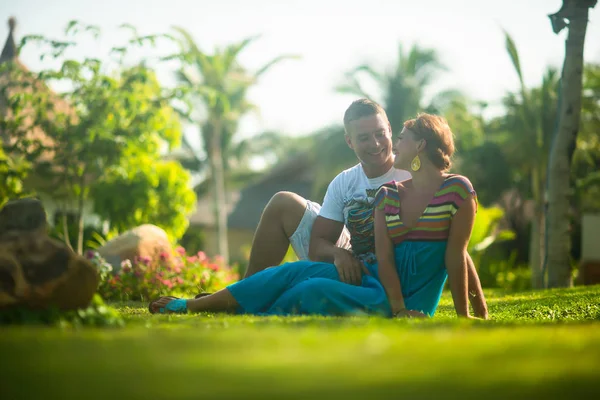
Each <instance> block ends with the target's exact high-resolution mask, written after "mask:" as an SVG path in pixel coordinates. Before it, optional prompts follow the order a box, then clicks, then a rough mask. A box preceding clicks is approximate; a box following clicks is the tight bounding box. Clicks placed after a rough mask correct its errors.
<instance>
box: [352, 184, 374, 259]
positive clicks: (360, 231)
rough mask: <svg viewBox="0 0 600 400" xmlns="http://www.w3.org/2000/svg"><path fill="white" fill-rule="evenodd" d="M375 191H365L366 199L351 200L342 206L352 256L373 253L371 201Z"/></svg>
mask: <svg viewBox="0 0 600 400" xmlns="http://www.w3.org/2000/svg"><path fill="white" fill-rule="evenodd" d="M377 189H378V188H376V189H365V194H366V197H363V198H361V199H352V200H350V201H349V202H348V204H346V205H345V206H344V215H345V216H346V227H347V228H348V231H349V232H350V244H351V245H352V251H353V252H354V254H357V255H360V254H368V253H375V239H374V236H373V221H374V220H373V200H374V198H375V194H376V193H377Z"/></svg>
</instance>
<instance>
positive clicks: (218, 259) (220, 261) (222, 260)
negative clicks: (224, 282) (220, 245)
mask: <svg viewBox="0 0 600 400" xmlns="http://www.w3.org/2000/svg"><path fill="white" fill-rule="evenodd" d="M215 262H216V263H217V264H221V265H223V264H225V258H223V256H220V255H216V256H215Z"/></svg>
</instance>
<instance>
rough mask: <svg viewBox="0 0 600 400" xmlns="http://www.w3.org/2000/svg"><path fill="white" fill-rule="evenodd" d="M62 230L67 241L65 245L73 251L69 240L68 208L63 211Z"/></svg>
mask: <svg viewBox="0 0 600 400" xmlns="http://www.w3.org/2000/svg"><path fill="white" fill-rule="evenodd" d="M61 219H62V229H63V236H64V240H65V244H66V245H67V246H69V248H70V249H71V250H73V246H71V239H70V238H69V222H68V221H67V210H66V208H64V209H63V212H62V218H61Z"/></svg>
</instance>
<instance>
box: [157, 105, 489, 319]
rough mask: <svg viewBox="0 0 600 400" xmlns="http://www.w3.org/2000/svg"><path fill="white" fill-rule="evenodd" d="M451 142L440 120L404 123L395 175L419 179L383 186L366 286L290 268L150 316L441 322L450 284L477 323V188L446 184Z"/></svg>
mask: <svg viewBox="0 0 600 400" xmlns="http://www.w3.org/2000/svg"><path fill="white" fill-rule="evenodd" d="M452 136H453V135H452V132H451V130H450V128H449V126H448V124H447V123H446V121H445V120H444V119H443V118H441V117H438V116H434V115H429V114H420V115H418V116H417V118H416V119H412V120H409V121H407V122H405V123H404V129H403V130H402V132H401V133H400V134H399V135H398V137H397V138H396V139H395V142H394V154H395V156H396V159H395V162H394V166H395V167H396V168H400V169H409V168H410V170H411V171H412V172H411V174H412V179H410V180H408V181H404V182H402V183H396V182H391V183H388V184H385V185H383V186H382V187H381V188H380V189H379V191H378V193H377V195H376V196H375V198H376V199H375V204H374V213H375V218H374V219H375V222H374V235H375V248H376V249H375V250H376V251H375V252H376V258H377V260H378V261H379V262H378V263H376V264H369V265H366V266H365V271H364V272H365V273H364V275H363V278H362V284H361V286H354V285H349V284H345V283H342V282H340V280H339V276H338V273H337V270H336V268H335V266H334V265H333V264H329V263H322V262H311V261H300V262H296V263H287V264H284V265H282V266H278V267H271V268H268V269H266V270H264V271H261V272H259V273H257V274H255V275H252V276H250V277H248V278H246V279H244V280H242V281H240V282H237V283H235V284H233V285H230V286H229V287H227V288H226V289H223V290H221V291H219V292H216V293H214V294H212V295H209V296H205V297H201V298H198V299H191V300H186V299H176V298H173V297H162V298H160V299H158V300H157V301H154V302H152V303H150V310H151V312H160V313H164V312H175V313H185V312H188V311H191V312H202V311H209V312H221V311H222V312H237V313H248V314H257V315H289V314H318V315H350V314H357V313H366V314H378V315H385V316H399V317H400V316H424V314H425V315H429V316H433V315H434V313H435V310H436V308H437V305H438V303H439V300H440V296H441V293H442V289H443V286H444V284H445V282H446V279H447V278H449V281H450V289H451V291H452V297H453V300H454V306H455V309H456V312H457V314H458V315H459V316H461V317H466V318H472V317H471V316H470V315H469V308H468V298H467V269H466V258H465V256H466V249H467V244H468V242H469V238H470V235H471V229H472V227H473V222H474V219H475V213H476V208H477V205H476V201H475V191H474V190H473V188H472V186H471V183H470V182H469V180H468V179H467V178H465V177H463V176H460V175H450V174H446V171H447V170H448V169H449V168H450V165H451V162H450V159H451V157H452V155H453V153H454V141H453V137H452Z"/></svg>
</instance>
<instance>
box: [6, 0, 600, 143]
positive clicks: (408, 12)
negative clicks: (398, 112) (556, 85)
mask: <svg viewBox="0 0 600 400" xmlns="http://www.w3.org/2000/svg"><path fill="white" fill-rule="evenodd" d="M0 2H1V5H0V19H1V20H2V21H0V23H1V25H2V26H1V27H0V38H1V39H0V40H2V41H3V40H4V38H5V37H6V34H7V32H8V28H7V25H6V23H5V22H3V21H6V20H7V19H8V17H9V16H15V17H16V18H17V21H18V26H17V38H18V39H19V38H21V37H22V36H24V35H26V34H42V35H46V36H52V37H57V38H62V37H63V36H62V32H63V30H64V28H65V26H66V24H67V22H68V21H69V20H71V19H78V20H81V21H83V22H85V23H89V24H95V25H98V26H100V28H101V29H102V33H103V40H102V42H101V43H100V45H99V47H94V46H93V45H90V46H89V47H88V48H87V50H88V51H91V52H92V53H91V54H92V55H94V56H103V55H105V54H107V52H108V49H110V47H111V46H113V45H117V44H120V43H123V42H124V40H125V39H126V38H127V37H126V36H123V35H126V34H127V32H125V31H122V30H118V29H117V27H118V25H120V24H122V23H130V24H132V25H134V26H136V27H137V28H138V29H139V31H140V33H141V34H151V33H160V32H168V31H169V30H170V28H171V27H172V26H174V25H177V26H181V27H184V28H185V29H187V30H189V31H190V32H191V33H192V35H193V36H194V37H195V38H196V41H197V43H198V45H199V46H200V47H201V48H203V49H205V50H208V51H210V50H211V49H213V48H214V46H224V45H226V44H229V43H232V42H235V41H239V40H241V39H243V38H245V37H247V36H251V35H255V34H262V37H261V39H260V40H258V41H257V42H255V43H254V44H253V45H251V46H250V47H248V48H247V49H246V51H245V52H244V53H243V57H242V61H243V62H244V63H245V65H247V66H249V67H259V66H261V65H262V64H263V63H265V62H267V61H268V60H270V59H271V58H273V57H275V56H277V55H280V54H282V53H292V54H299V55H301V56H302V59H301V60H300V61H286V62H284V63H283V64H281V65H278V66H276V67H275V68H273V69H272V70H271V71H270V72H269V73H268V74H267V75H265V77H264V79H263V80H262V81H261V82H260V84H259V85H258V86H257V87H256V88H255V89H253V90H252V92H251V99H252V100H253V101H254V102H255V103H256V104H258V105H259V106H260V110H261V114H260V118H258V117H249V118H246V119H245V120H244V122H243V124H242V126H241V132H240V133H241V136H249V135H252V134H255V133H258V132H261V131H264V130H278V131H281V132H284V133H287V134H290V135H300V134H308V133H311V132H312V131H314V130H316V129H319V128H322V127H323V126H325V125H328V124H331V123H340V122H341V119H342V115H343V112H344V110H345V108H346V107H347V106H348V105H349V103H350V102H351V101H352V100H353V97H348V96H347V95H340V94H337V93H335V92H334V90H333V87H334V86H335V85H336V84H337V83H339V82H340V80H341V78H342V75H343V73H344V72H345V71H347V70H349V69H351V68H352V67H354V66H356V65H359V64H361V63H363V62H369V63H371V64H372V65H374V66H376V67H377V68H379V69H381V70H384V69H385V68H388V67H390V66H392V65H393V64H394V63H395V61H396V60H397V51H398V44H399V43H402V44H403V46H405V48H408V47H410V46H411V45H412V44H413V43H418V44H420V45H422V46H425V47H429V48H433V49H435V50H437V51H438V53H439V55H440V57H441V59H442V61H443V62H444V63H445V64H446V65H447V66H448V68H449V71H448V72H447V73H444V74H443V75H441V76H440V79H439V80H438V81H437V82H436V84H435V86H434V87H433V90H435V91H437V90H442V89H445V88H451V87H453V88H458V89H460V90H463V91H464V92H466V93H467V94H468V95H469V96H471V97H472V98H475V99H479V100H486V101H489V102H491V103H492V104H494V103H496V104H497V103H498V102H499V100H500V99H501V97H502V96H503V94H504V93H506V91H508V90H515V89H516V88H517V77H516V75H515V73H514V71H513V68H512V65H511V64H510V60H509V58H508V55H507V53H506V51H505V48H504V38H503V33H502V28H504V29H506V30H507V31H508V32H509V33H510V34H511V35H512V36H513V38H514V40H515V42H516V43H517V46H518V49H519V52H520V55H521V64H522V68H523V70H524V74H525V80H526V83H527V84H528V85H536V84H538V83H539V82H540V81H541V76H542V74H543V71H544V69H545V68H546V66H548V65H554V66H556V67H560V66H561V64H562V59H563V55H564V39H565V33H566V32H562V33H561V34H560V35H558V36H557V35H555V34H554V33H553V32H552V29H551V26H550V21H549V19H548V17H547V15H548V14H551V13H554V12H556V11H558V9H559V8H560V5H561V4H562V1H561V0H497V1H492V0H453V1H449V0H421V1H414V0H412V1H405V0H369V1H364V0H286V1H281V0H280V1H278V0H251V1H249V0H218V1H217V0H214V1H206V0H196V1H192V0H169V1H160V0H104V1H89V0H53V1H48V0H19V1H14V2H9V1H7V0H0ZM36 51H37V50H36V49H35V47H32V48H31V49H30V50H29V51H26V52H24V54H22V57H21V59H22V61H23V62H24V63H25V64H26V65H27V66H28V67H29V68H30V69H33V70H39V69H41V68H42V66H43V64H42V63H41V62H40V61H39V59H38V53H36ZM156 51H157V52H163V54H164V53H165V52H168V49H165V48H158V49H157V50H156ZM87 54H90V53H87ZM77 55H80V54H74V56H77ZM585 58H586V61H592V60H593V61H597V62H600V6H596V8H595V9H592V11H591V13H590V24H589V26H588V32H587V38H586V47H585ZM159 77H160V78H161V80H164V81H165V82H169V81H170V80H171V79H172V78H171V74H170V71H169V70H168V69H167V68H165V66H163V67H161V69H160V74H159Z"/></svg>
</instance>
